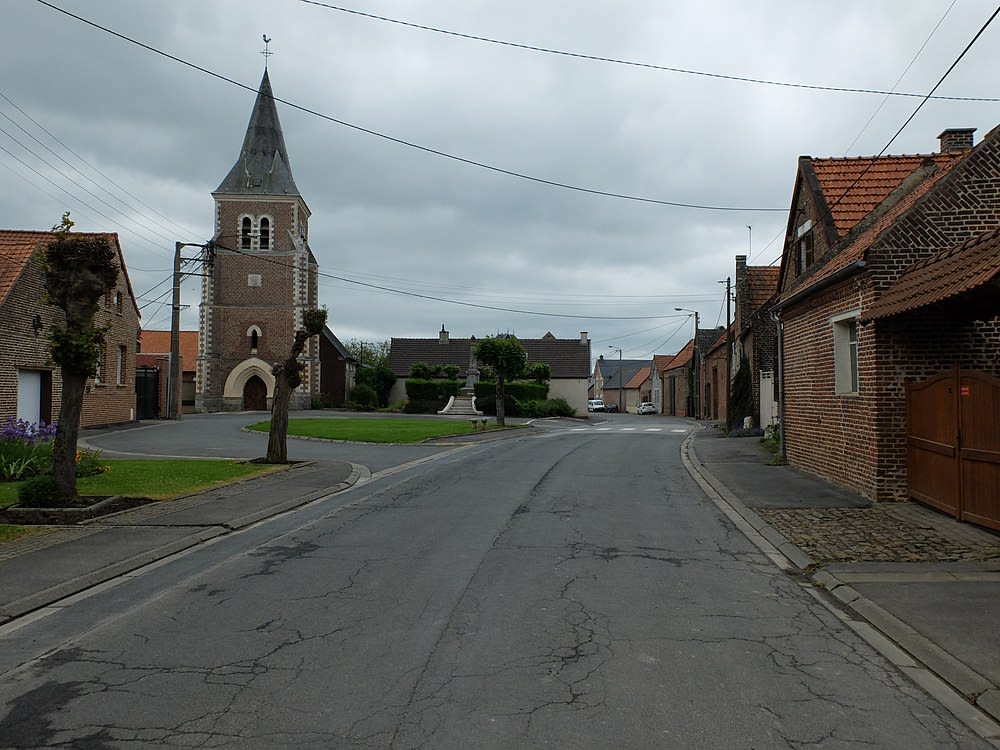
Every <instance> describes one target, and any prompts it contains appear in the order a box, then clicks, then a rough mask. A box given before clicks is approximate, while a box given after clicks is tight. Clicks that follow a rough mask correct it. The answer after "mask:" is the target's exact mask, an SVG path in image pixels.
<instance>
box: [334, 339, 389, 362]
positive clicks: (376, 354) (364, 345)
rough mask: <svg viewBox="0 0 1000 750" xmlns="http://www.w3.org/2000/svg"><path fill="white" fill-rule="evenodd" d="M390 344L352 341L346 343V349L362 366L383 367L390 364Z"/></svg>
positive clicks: (385, 342)
mask: <svg viewBox="0 0 1000 750" xmlns="http://www.w3.org/2000/svg"><path fill="white" fill-rule="evenodd" d="M389 346H390V342H389V341H388V340H385V341H363V340H361V339H350V340H348V341H346V342H345V343H344V347H345V348H346V349H347V351H349V352H350V353H351V356H352V357H354V358H355V359H356V360H358V362H359V363H360V364H362V365H383V366H386V365H388V364H389Z"/></svg>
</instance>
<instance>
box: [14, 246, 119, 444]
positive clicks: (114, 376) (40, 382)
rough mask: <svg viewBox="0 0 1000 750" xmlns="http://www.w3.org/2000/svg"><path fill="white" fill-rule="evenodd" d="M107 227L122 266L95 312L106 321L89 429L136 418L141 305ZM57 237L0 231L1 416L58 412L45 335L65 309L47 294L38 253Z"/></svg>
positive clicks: (86, 417) (41, 417)
mask: <svg viewBox="0 0 1000 750" xmlns="http://www.w3.org/2000/svg"><path fill="white" fill-rule="evenodd" d="M79 234H80V235H81V236H94V235H89V234H87V233H82V232H81V233H79ZM102 234H103V236H104V237H106V238H107V239H108V242H110V243H111V247H112V248H113V249H114V250H115V257H116V258H117V261H118V270H119V272H118V279H117V280H116V282H115V286H114V288H112V289H111V290H110V291H109V292H108V293H107V294H106V295H105V296H104V299H103V300H102V301H101V303H100V306H99V308H98V310H97V313H96V314H95V315H94V323H95V325H98V326H101V325H108V326H109V328H108V332H107V334H106V335H105V338H104V351H103V352H102V354H101V361H100V364H99V372H98V374H97V376H96V377H94V378H91V379H89V380H88V381H87V385H86V393H85V394H84V398H83V412H82V414H81V417H80V425H81V427H85V428H89V427H100V426H104V425H111V424H122V423H125V422H131V421H133V420H134V419H135V349H136V336H137V335H138V331H139V308H138V307H137V305H136V303H135V295H134V294H133V292H132V284H131V282H130V281H129V277H128V269H127V268H126V266H125V259H124V256H123V255H122V249H121V245H120V244H119V241H118V235H117V234H114V233H102ZM52 237H53V235H52V233H51V232H30V231H29V232H22V231H11V230H0V419H4V420H5V419H6V418H7V417H14V418H19V419H26V420H28V421H29V422H38V421H45V422H47V423H51V422H52V421H54V420H56V419H58V417H59V407H60V399H61V397H62V378H61V376H60V373H59V368H58V367H57V366H55V365H54V364H53V363H52V358H51V354H50V350H49V341H48V339H47V338H46V335H45V334H46V331H47V330H48V329H49V326H51V325H52V324H53V323H55V322H57V321H59V320H60V319H62V317H63V313H62V311H61V310H59V309H58V308H57V307H54V306H53V305H49V304H46V303H45V302H44V301H43V299H44V294H45V269H44V267H43V265H42V261H41V257H40V255H39V250H40V249H41V248H42V247H44V245H46V244H47V243H48V242H49V241H51V239H52Z"/></svg>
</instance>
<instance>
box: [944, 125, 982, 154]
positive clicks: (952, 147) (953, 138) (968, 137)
mask: <svg viewBox="0 0 1000 750" xmlns="http://www.w3.org/2000/svg"><path fill="white" fill-rule="evenodd" d="M975 132H976V129H975V128H948V129H947V130H944V131H942V132H941V135H939V136H938V140H939V141H940V142H941V153H942V154H947V153H948V152H949V151H968V150H969V149H970V148H972V134H973V133H975Z"/></svg>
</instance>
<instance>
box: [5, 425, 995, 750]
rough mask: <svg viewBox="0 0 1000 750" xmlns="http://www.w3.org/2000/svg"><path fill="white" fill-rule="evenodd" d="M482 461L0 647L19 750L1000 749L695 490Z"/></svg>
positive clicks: (298, 516)
mask: <svg viewBox="0 0 1000 750" xmlns="http://www.w3.org/2000/svg"><path fill="white" fill-rule="evenodd" d="M682 437H683V436H682V435H680V434H674V433H670V432H664V433H662V434H655V435H651V434H628V433H621V434H615V435H606V434H603V435H599V434H597V433H594V432H574V433H570V432H562V433H555V432H553V433H545V434H543V435H528V436H525V437H523V438H516V439H512V440H505V441H500V442H497V443H491V444H488V445H478V446H475V447H474V448H472V449H470V450H468V451H465V452H463V453H461V454H459V455H455V456H449V457H446V458H445V459H442V460H440V461H437V462H433V463H429V464H425V465H422V466H419V467H416V468H414V469H411V470H406V471H402V472H399V473H397V474H395V475H393V476H391V477H386V478H383V479H380V480H379V479H376V480H375V481H372V482H370V483H368V484H365V485H362V486H359V487H356V488H355V489H353V490H351V491H350V492H346V493H342V494H340V495H337V496H334V497H331V498H328V499H326V500H323V501H320V502H318V503H315V504H313V505H311V506H308V507H306V508H303V509H302V510H300V511H298V512H296V513H294V514H289V515H286V516H282V517H281V518H276V519H272V520H271V521H269V522H267V523H264V524H261V525H258V526H256V527H253V528H251V529H249V530H247V531H245V532H242V533H239V534H234V535H230V536H228V537H226V538H225V539H223V540H221V541H219V542H218V543H213V544H209V545H205V546H203V547H201V548H198V549H197V550H196V551H194V552H192V553H190V554H187V555H183V556H180V557H178V558H175V559H173V560H171V561H169V562H168V563H166V564H162V565H158V566H155V567H153V568H152V569H150V570H148V571H146V572H144V573H143V574H142V575H139V576H136V577H133V578H130V579H128V580H123V581H122V582H121V583H120V584H119V585H116V586H113V587H109V588H107V589H105V590H103V591H100V592H99V593H94V594H92V595H91V596H89V597H85V598H81V599H79V600H78V601H73V602H67V603H65V606H63V607H61V608H59V609H58V610H57V611H55V612H53V613H52V614H48V615H47V616H45V617H41V618H38V619H35V620H29V621H26V622H25V623H23V624H20V626H19V627H13V628H8V629H5V630H4V631H3V633H2V635H0V674H2V679H0V746H2V747H4V748H50V747H51V748H55V747H59V748H91V749H93V750H101V749H103V748H121V747H129V748H133V747H152V748H157V747H164V748H168V747H169V748H173V747H183V748H287V747H296V748H324V749H326V748H394V749H395V748H398V749H399V750H403V749H404V748H405V749H415V748H456V749H458V748H461V749H462V750H468V749H469V748H476V749H477V750H482V749H486V748H498V749H500V748H503V749H504V750H510V749H512V748H513V749H518V748H525V749H530V748H744V749H747V750H750V749H751V748H752V749H753V750H765V749H767V748H814V747H815V748H858V747H871V748H907V749H908V750H909V749H910V748H986V747H990V745H988V744H987V743H985V742H984V741H982V740H980V739H979V738H977V737H976V736H975V735H974V734H973V733H972V732H971V731H970V730H969V729H967V728H966V727H965V725H963V724H961V723H959V722H958V721H957V720H956V719H955V718H954V717H953V716H952V715H951V714H950V713H948V712H947V711H946V710H945V709H944V708H942V707H941V706H940V704H938V703H937V702H936V701H935V700H934V699H932V698H931V697H930V696H928V695H927V694H926V693H924V692H923V691H922V690H921V689H920V688H918V687H917V686H916V685H914V684H913V683H911V682H910V681H908V680H907V679H906V678H905V677H904V676H902V675H901V674H900V673H899V672H898V671H897V670H896V669H894V668H893V667H892V666H890V665H889V664H888V663H887V662H886V661H885V660H884V659H883V658H882V657H881V656H879V655H878V654H877V653H876V652H875V651H874V650H873V649H872V648H871V647H869V646H868V645H867V644H866V643H865V642H864V641H862V640H860V639H859V638H858V637H857V636H856V635H854V633H853V632H852V631H851V630H850V629H849V628H847V627H846V626H845V625H844V624H843V622H841V620H840V619H839V618H838V617H837V616H835V615H834V614H832V613H831V612H830V611H829V610H828V609H827V608H826V607H824V606H823V605H822V604H821V603H820V602H819V601H817V599H816V598H815V597H814V596H812V595H811V594H810V593H809V592H808V591H806V590H805V589H804V588H803V585H802V583H801V582H800V581H799V580H797V579H796V578H794V577H791V576H789V575H787V574H785V573H782V572H781V571H779V570H778V569H776V568H775V567H773V566H772V565H771V564H769V562H768V561H767V560H766V558H765V557H764V556H763V555H762V554H760V553H759V552H758V551H757V549H756V548H755V547H753V546H752V545H751V544H750V543H749V542H748V541H747V540H746V539H745V538H744V537H743V536H741V535H740V534H739V533H738V532H737V531H736V530H735V529H734V528H733V527H732V526H731V525H730V523H729V522H728V521H727V520H726V519H725V518H724V516H722V515H721V513H720V512H719V511H718V510H717V509H716V508H715V506H714V505H712V503H711V502H709V501H708V500H707V499H706V498H705V497H704V496H703V495H702V494H701V492H700V490H698V489H697V487H696V486H695V485H694V484H693V483H692V482H691V480H690V479H689V478H688V476H687V475H686V473H685V472H684V470H683V468H682V467H681V464H680V460H679V455H678V454H679V452H678V447H679V442H680V440H681V438H682Z"/></svg>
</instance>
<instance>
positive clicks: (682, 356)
mask: <svg viewBox="0 0 1000 750" xmlns="http://www.w3.org/2000/svg"><path fill="white" fill-rule="evenodd" d="M693 354H694V339H691V340H690V341H688V342H687V343H686V344H685V345H684V348H683V349H681V350H680V351H679V352H677V354H676V355H675V356H674V358H673V359H671V360H670V361H669V362H668V363H667V364H666V365H665V366H664V367H663V369H662V370H660V372H666V371H667V370H674V369H676V368H678V367H683V366H684V365H686V364H687V363H688V362H690V361H691V357H692V355H693Z"/></svg>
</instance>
